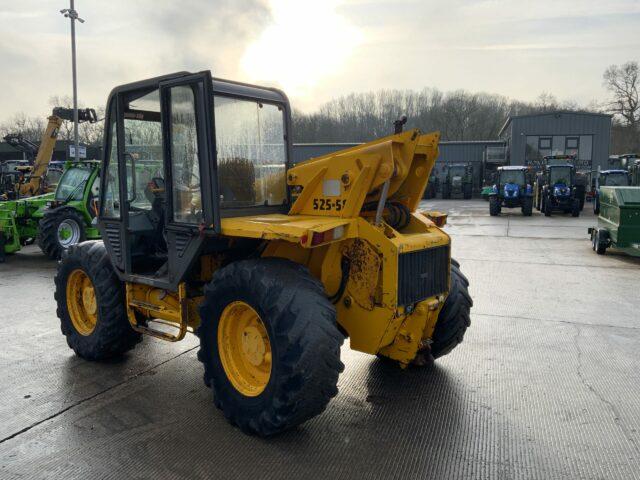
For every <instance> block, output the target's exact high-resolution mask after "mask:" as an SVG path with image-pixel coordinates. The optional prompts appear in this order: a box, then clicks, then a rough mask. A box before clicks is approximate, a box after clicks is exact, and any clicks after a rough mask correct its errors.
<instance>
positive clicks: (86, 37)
mask: <svg viewBox="0 0 640 480" xmlns="http://www.w3.org/2000/svg"><path fill="white" fill-rule="evenodd" d="M5 3H6V2H5ZM62 4H63V5H61V4H60V0H55V1H54V0H22V1H21V2H13V3H12V4H5V5H3V6H2V7H0V22H1V23H0V25H1V26H2V31H3V34H2V36H0V64H1V65H2V67H3V77H2V78H3V80H2V88H1V89H0V104H1V105H2V107H3V108H2V111H1V112H0V120H3V119H6V118H8V117H10V116H12V115H13V114H14V113H16V112H19V111H24V112H26V113H27V114H29V115H35V114H37V115H42V116H43V117H44V116H45V115H46V114H48V112H49V111H50V107H49V105H48V99H49V98H50V97H51V96H52V95H56V94H60V95H68V94H70V92H71V65H70V47H69V22H68V20H65V19H64V18H63V17H62V16H61V15H60V14H59V13H58V11H59V9H60V8H62V6H64V4H65V2H64V1H63V2H62ZM76 6H77V8H78V10H79V12H80V15H81V16H82V17H84V18H85V19H86V23H85V24H83V25H78V76H79V82H80V83H79V91H80V97H81V99H82V100H83V102H84V103H85V104H86V105H88V106H92V105H102V104H103V103H104V101H105V100H106V96H107V94H108V92H109V91H110V90H111V88H113V87H114V86H116V85H118V84H121V83H125V82H129V81H133V80H139V79H142V78H146V77H150V76H155V75H159V74H164V73H169V72H172V71H179V70H192V71H198V70H203V69H211V70H212V71H213V74H214V75H215V76H219V77H226V78H232V79H237V80H241V81H255V82H259V83H266V84H271V85H277V86H281V87H283V88H284V89H285V90H287V91H288V94H289V96H290V98H291V100H292V102H293V104H294V106H295V107H297V108H302V109H304V110H311V109H314V108H316V107H317V106H318V105H320V104H321V103H323V102H324V101H327V100H329V99H330V98H332V97H335V96H338V95H343V94H346V93H350V92H353V91H367V90H378V89H382V88H412V89H421V88H423V87H437V88H440V89H442V90H455V89H466V90H469V91H486V92H492V93H500V94H504V95H507V96H510V97H512V98H521V99H524V100H533V99H535V98H536V97H537V96H538V95H539V94H540V92H542V91H547V92H552V93H553V94H554V95H555V96H556V97H558V98H559V99H567V100H577V101H579V102H581V103H588V102H589V101H590V100H592V99H594V98H603V96H604V95H606V92H604V91H603V89H602V86H601V75H602V72H603V71H604V70H605V69H606V67H607V66H609V65H610V64H612V63H618V64H619V63H623V62H625V61H628V60H638V52H639V51H640V36H638V35H637V32H638V31H640V2H638V1H637V0H610V1H607V2H603V1H601V0H597V1H596V0H581V1H580V2H576V1H574V0H538V1H536V2H525V1H516V0H448V1H447V2H442V1H440V0H437V1H436V0H393V1H391V0H386V1H383V0H323V1H319V0H236V1H233V0H182V1H175V0H153V1H152V0H136V1H131V0H110V1H101V2H89V1H86V0H78V1H77V5H76Z"/></svg>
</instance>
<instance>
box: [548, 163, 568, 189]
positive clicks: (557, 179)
mask: <svg viewBox="0 0 640 480" xmlns="http://www.w3.org/2000/svg"><path fill="white" fill-rule="evenodd" d="M549 170H550V172H549V176H550V178H549V180H550V182H549V183H551V185H555V184H557V183H564V184H565V185H571V167H553V168H550V169H549Z"/></svg>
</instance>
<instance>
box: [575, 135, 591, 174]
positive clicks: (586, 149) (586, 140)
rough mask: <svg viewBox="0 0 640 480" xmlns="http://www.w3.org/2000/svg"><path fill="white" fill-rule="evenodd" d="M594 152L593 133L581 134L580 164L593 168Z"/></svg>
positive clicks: (586, 167)
mask: <svg viewBox="0 0 640 480" xmlns="http://www.w3.org/2000/svg"><path fill="white" fill-rule="evenodd" d="M592 152H593V135H580V147H579V148H578V166H579V167H582V168H585V169H591V167H592V165H591V162H592V160H593V157H592Z"/></svg>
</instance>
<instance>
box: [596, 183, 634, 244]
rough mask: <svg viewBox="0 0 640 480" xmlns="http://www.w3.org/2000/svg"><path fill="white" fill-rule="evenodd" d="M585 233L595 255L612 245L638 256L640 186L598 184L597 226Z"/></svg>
mask: <svg viewBox="0 0 640 480" xmlns="http://www.w3.org/2000/svg"><path fill="white" fill-rule="evenodd" d="M588 232H589V235H590V236H591V244H592V246H593V250H594V251H596V252H597V253H598V254H599V255H604V254H605V252H606V251H607V249H608V248H616V249H618V250H621V251H623V252H625V253H627V254H629V255H633V256H640V187H602V188H601V189H600V215H599V216H598V225H597V226H595V227H590V228H589V230H588Z"/></svg>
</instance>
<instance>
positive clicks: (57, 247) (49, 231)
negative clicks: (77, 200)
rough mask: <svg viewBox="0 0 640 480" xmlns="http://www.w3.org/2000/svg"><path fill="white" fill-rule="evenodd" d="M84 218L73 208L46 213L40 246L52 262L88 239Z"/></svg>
mask: <svg viewBox="0 0 640 480" xmlns="http://www.w3.org/2000/svg"><path fill="white" fill-rule="evenodd" d="M84 223H85V222H84V218H82V215H80V213H78V212H77V211H76V210H74V209H72V208H60V209H56V210H50V211H48V212H46V213H45V215H44V217H42V219H41V220H40V224H39V229H38V246H39V247H40V250H42V252H43V253H44V254H45V255H46V256H47V257H49V258H51V259H52V260H56V259H58V258H60V257H61V256H62V252H64V251H65V250H67V249H68V248H69V247H71V246H72V245H76V244H78V243H80V242H83V241H84V240H85V238H86V233H85V228H84Z"/></svg>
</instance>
